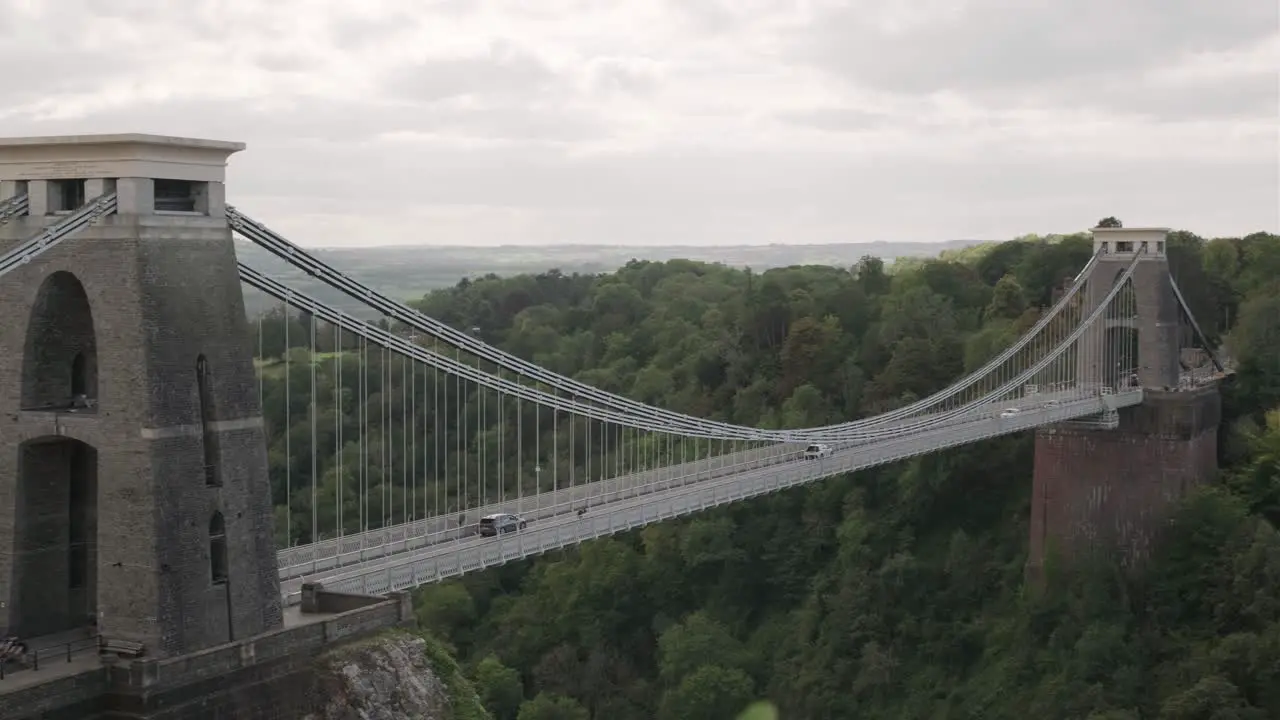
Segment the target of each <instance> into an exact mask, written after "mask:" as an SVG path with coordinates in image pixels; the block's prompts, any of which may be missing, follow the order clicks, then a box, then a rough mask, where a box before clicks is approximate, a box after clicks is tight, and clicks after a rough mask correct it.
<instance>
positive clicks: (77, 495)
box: [0, 135, 281, 658]
mask: <svg viewBox="0 0 1280 720" xmlns="http://www.w3.org/2000/svg"><path fill="white" fill-rule="evenodd" d="M243 148H244V146H243V145H241V144H239V143H227V142H215V141H209V140H192V139H185V138H172V137H159V136H149V135H97V136H80V137H58V138H21V139H9V140H0V200H4V199H7V198H10V197H14V196H16V195H19V194H22V193H26V194H27V196H28V198H29V211H28V215H26V216H22V217H17V218H13V219H11V220H10V221H9V222H8V223H7V224H5V225H2V226H0V253H2V252H5V251H7V250H10V249H12V248H13V247H14V246H15V245H16V244H18V243H19V242H21V241H23V240H26V239H28V238H30V237H32V236H34V235H36V234H37V233H38V232H39V231H40V230H41V229H42V228H44V227H47V226H49V225H50V224H52V223H54V222H56V221H57V220H58V219H59V217H60V216H63V215H65V214H66V213H68V212H69V211H71V210H74V209H76V208H77V207H79V206H81V205H83V204H84V203H85V202H86V201H88V200H92V199H93V198H95V197H98V196H102V195H104V194H107V193H115V195H116V197H117V199H118V210H117V213H116V214H115V215H108V216H106V217H105V218H103V219H102V220H99V221H98V222H97V223H96V224H95V225H93V226H91V227H88V228H86V229H84V230H81V231H80V232H79V233H77V234H76V235H75V236H74V237H72V238H71V239H69V240H67V241H65V242H64V243H63V244H62V245H60V246H57V247H54V248H52V249H51V250H49V251H47V252H45V253H44V254H43V255H41V256H39V257H38V258H36V259H35V260H33V261H32V262H31V263H29V264H28V265H26V266H23V267H20V268H18V269H17V270H15V271H13V272H11V273H9V274H8V275H6V276H5V277H4V278H2V279H0V307H3V308H4V309H5V312H4V314H3V319H0V631H3V630H5V629H8V630H9V631H11V632H13V633H16V634H19V635H21V636H24V637H39V636H46V635H55V634H62V633H74V632H85V631H91V630H93V629H94V628H95V626H96V631H97V632H99V633H100V634H101V635H102V636H103V637H104V638H105V639H113V640H125V641H132V642H137V643H141V644H142V645H143V646H144V647H145V652H146V654H147V655H148V656H149V657H156V658H163V657H168V656H173V655H178V654H183V653H190V652H193V651H197V650H200V649H203V648H207V647H211V646H214V645H218V644H221V643H225V642H228V641H229V640H234V639H239V638H244V637H247V636H250V635H255V634H258V633H262V632H265V631H269V630H273V629H275V628H278V627H280V625H281V601H280V586H279V579H278V575H277V570H276V557H275V555H276V553H275V547H274V543H273V535H272V505H271V492H270V487H269V485H268V479H267V459H266V447H265V444H264V436H263V428H262V418H261V413H260V409H259V407H258V399H257V390H256V380H255V375H254V368H253V364H252V355H251V347H250V337H249V332H248V329H247V325H246V322H245V314H244V301H243V298H242V297H241V291H240V283H239V277H238V273H237V265H236V257H235V251H234V248H233V245H232V239H231V231H230V229H229V228H228V226H227V223H226V221H225V219H224V215H223V213H224V207H225V205H224V177H225V168H226V164H227V158H228V157H229V156H230V155H231V154H232V153H234V152H237V151H239V150H242V149H243Z"/></svg>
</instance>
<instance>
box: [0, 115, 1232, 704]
mask: <svg viewBox="0 0 1280 720" xmlns="http://www.w3.org/2000/svg"><path fill="white" fill-rule="evenodd" d="M241 149H243V145H240V144H238V143H224V142H215V141H209V140H192V139H183V138H170V137H160V136H149V135H111V136H80V137H64V138H16V139H8V140H0V303H3V304H4V306H5V307H6V308H7V309H8V310H9V312H8V313H6V314H5V316H6V318H7V319H6V320H5V321H4V322H3V323H0V422H3V423H4V424H5V431H4V433H3V435H2V436H0V629H7V631H9V632H13V633H17V634H20V635H22V636H23V637H31V638H39V637H44V638H51V639H56V640H58V641H63V640H64V639H65V638H68V637H71V638H81V639H84V638H91V637H92V638H96V640H94V645H93V646H94V647H95V648H101V649H105V650H107V651H110V652H109V653H108V654H111V655H118V654H120V652H125V653H126V654H129V653H132V654H134V655H139V656H141V657H142V659H140V660H132V661H131V662H133V663H134V666H135V667H144V668H146V669H143V670H138V676H137V677H139V678H142V677H145V678H149V680H148V681H147V682H150V683H151V684H150V685H147V686H146V688H143V687H142V685H139V683H140V682H142V681H141V680H139V681H138V682H134V683H133V684H132V685H131V684H130V682H132V681H131V680H128V678H133V677H134V676H133V675H129V674H125V675H120V676H119V677H121V678H126V679H125V680H121V682H122V683H123V685H122V686H120V687H118V688H116V689H115V692H116V693H117V694H119V695H122V696H125V695H130V694H132V695H135V696H147V697H151V696H150V695H147V693H152V694H153V695H154V693H156V692H159V691H158V690H156V688H163V689H164V692H169V693H176V694H177V695H175V696H174V697H178V696H180V695H181V693H183V692H188V691H189V688H190V687H193V684H192V683H194V682H195V680H197V679H199V678H200V677H203V676H201V675H200V672H203V671H209V668H210V667H213V665H209V666H205V665H202V664H201V663H204V662H209V663H214V664H216V663H224V664H225V667H232V668H235V669H236V671H237V672H243V673H254V672H257V673H261V672H262V669H261V667H260V666H261V665H262V663H267V662H280V663H286V662H287V661H288V659H289V658H290V657H294V656H295V655H296V653H298V652H314V651H315V650H316V649H317V648H318V647H319V646H320V645H323V644H324V643H325V642H328V641H330V640H331V639H333V638H336V637H339V636H341V635H343V634H344V633H345V632H348V630H344V629H342V628H348V629H349V628H352V627H359V628H361V629H362V630H361V631H365V630H372V629H376V628H378V627H382V626H385V625H387V624H394V623H397V622H401V621H404V620H405V619H406V618H407V617H408V613H409V609H408V605H407V600H406V599H405V596H404V595H403V593H402V592H401V591H405V590H408V589H411V588H413V587H416V586H418V585H421V584H423V583H430V582H435V581H438V580H440V579H443V578H448V577H453V576H457V575H460V574H462V573H466V572H471V571H474V570H478V569H481V568H485V567H490V566H493V565H498V564H502V563H505V562H509V561H511V560H515V559H518V558H523V557H528V556H531V555H535V554H538V553H542V552H545V551H547V550H551V549H555V548H561V547H565V546H567V545H571V544H576V543H579V542H582V541H583V540H588V539H591V538H595V537H601V536H604V535H608V534H611V533H616V532H620V531H624V530H628V529H631V528H635V527H639V526H643V525H646V524H649V523H653V522H660V521H662V520H665V519H668V518H672V517H676V516H680V515H685V514H689V513H693V512H697V511H699V510H703V509H706V508H709V507H714V506H717V505H722V504H726V503H730V502H734V501H737V500H742V499H746V498H750V497H754V496H758V495H762V494H765V493H770V492H774V491H777V490H781V489H784V488H788V487H794V486H796V485H801V484H804V483H808V482H812V481H815V480H819V479H821V478H824V477H830V476H833V475H838V474H843V473H848V472H853V471H856V470H860V469H864V468H869V467H873V466H876V465H881V464H884V463H889V462H893V461H896V460H901V459H904V458H909V457H912V456H915V455H920V454H923V453H928V452H933V451H936V450H940V449H944V448H948V447H955V446H958V445H963V444H966V443H970V442H975V441H978V440H982V439H986V438H991V437H997V436H1001V435H1006V434H1011V433H1016V432H1021V431H1024V430H1032V431H1034V432H1036V465H1035V478H1034V488H1035V494H1034V496H1035V501H1034V503H1033V512H1032V537H1031V560H1030V563H1029V569H1033V570H1034V569H1035V568H1038V567H1039V565H1040V564H1041V563H1042V562H1043V558H1044V555H1045V553H1046V552H1048V551H1049V550H1050V549H1052V548H1053V547H1054V546H1061V547H1063V548H1066V549H1071V548H1076V547H1079V546H1081V545H1082V544H1084V545H1096V544H1098V543H1104V542H1105V543H1115V542H1119V543H1120V544H1121V545H1122V546H1123V547H1125V548H1126V550H1127V551H1128V552H1130V553H1131V554H1134V555H1140V554H1141V553H1142V552H1145V549H1146V547H1147V545H1148V544H1149V542H1150V537H1151V534H1152V532H1153V531H1154V528H1155V522H1156V520H1157V519H1158V517H1159V514H1160V512H1161V511H1162V509H1163V508H1164V506H1165V505H1166V504H1167V503H1168V502H1169V501H1170V500H1171V499H1173V498H1175V497H1177V496H1178V495H1180V494H1181V493H1182V492H1184V491H1185V489H1186V488H1187V487H1188V486H1190V485H1192V484H1194V483H1196V482H1201V481H1203V480H1204V479H1205V478H1207V477H1209V476H1210V475H1211V474H1212V472H1213V470H1214V462H1215V457H1216V456H1215V452H1214V443H1215V439H1214V438H1215V436H1214V434H1213V428H1214V426H1215V425H1216V424H1217V420H1218V404H1217V402H1218V400H1217V394H1216V386H1215V382H1216V380H1217V378H1219V377H1221V376H1222V374H1223V372H1224V368H1223V366H1222V364H1221V363H1220V362H1219V361H1218V359H1217V358H1216V357H1215V356H1214V354H1213V352H1212V350H1211V349H1210V348H1209V347H1208V345H1207V343H1205V341H1204V338H1203V335H1202V334H1200V333H1199V329H1198V328H1197V327H1196V325H1195V321H1194V318H1192V317H1191V315H1190V313H1189V312H1187V310H1186V304H1185V303H1184V302H1183V300H1182V298H1181V295H1180V293H1179V291H1178V288H1177V285H1176V283H1175V282H1174V281H1173V279H1172V277H1170V275H1169V270H1168V263H1167V260H1166V257H1165V231H1164V230H1159V229H1126V230H1118V229H1117V230H1112V229H1098V230H1095V233H1094V234H1095V253H1094V255H1093V256H1092V258H1091V259H1090V260H1089V262H1088V263H1087V265H1086V266H1085V267H1084V268H1083V269H1081V271H1080V273H1079V274H1078V275H1077V276H1076V277H1075V278H1074V279H1073V280H1072V282H1071V283H1070V284H1069V285H1068V286H1067V287H1066V288H1065V289H1064V291H1063V293H1062V294H1061V297H1060V298H1059V299H1058V300H1056V301H1055V303H1054V304H1053V306H1052V307H1050V308H1047V309H1045V310H1044V311H1043V312H1042V314H1041V316H1040V318H1039V319H1038V320H1037V322H1036V323H1035V325H1034V326H1033V327H1032V328H1030V330H1028V331H1027V333H1026V334H1025V335H1024V336H1023V337H1021V338H1019V339H1018V340H1017V342H1015V343H1014V344H1013V345H1012V346H1010V347H1009V348H1006V349H1005V350H1003V351H1001V352H1000V353H998V354H996V355H995V356H994V357H992V358H991V359H990V360H989V361H988V362H987V363H986V364H985V365H984V366H983V367H981V368H979V369H977V370H975V371H974V372H973V373H971V374H969V375H967V376H965V377H963V378H960V379H959V380H957V381H956V382H955V383H954V384H952V385H951V386H950V387H948V388H945V389H943V390H941V391H939V392H937V393H935V394H933V395H931V396H929V397H926V398H923V399H921V400H918V401H916V402H913V403H911V404H909V405H906V406H904V407H901V408H898V409H896V410H893V411H890V412H887V413H884V414H882V415H878V416H875V417H871V418H865V419H860V420H856V421H850V422H844V423H839V424H835V425H830V426H824V427H812V428H793V429H786V430H765V429H760V428H753V427H745V426H740V425H733V424H730V423H724V422H716V421H710V420H706V419H703V418H698V417H693V416H689V415H685V414H681V413H677V412H672V411H669V410H665V409H662V408H658V407H653V406H649V405H646V404H644V403H640V402H636V401H634V400H631V399H629V398H626V397H622V396H619V395H616V394H612V393H609V392H605V391H602V390H600V389H597V388H595V387H592V386H590V385H588V384H584V383H582V382H580V381H577V380H574V379H571V378H568V377H564V376H561V375H558V374H556V373H554V372H551V371H549V370H547V369H544V368H542V367H539V366H537V365H535V364H533V363H530V362H528V361H526V360H523V359H521V358H519V357H516V356H514V355H511V354H509V353H506V352H504V351H502V350H500V349H498V348H496V347H493V346H491V345H489V344H487V343H485V342H484V339H483V332H484V331H483V329H475V331H474V332H463V331H459V330H456V329H454V328H452V327H449V326H447V325H445V324H443V323H441V322H439V321H437V320H435V319H433V318H430V317H427V316H425V315H423V314H421V313H420V312H418V311H416V310H414V309H412V308H410V307H407V306H406V305H404V304H403V303H401V302H398V301H396V300H394V299H393V298H390V297H388V296H386V295H384V294H382V293H379V292H378V291H377V290H375V289H374V288H371V287H368V286H367V285H365V284H363V283H361V282H359V281H357V280H355V279H353V278H350V277H348V276H346V275H344V274H343V273H342V272H340V271H339V270H337V269H335V268H333V267H330V266H328V265H326V264H325V263H324V262H322V261H320V260H318V259H317V258H316V257H314V256H312V255H311V254H309V253H307V252H306V251H305V250H303V249H302V248H300V247H299V246H297V245H295V244H294V243H292V242H290V241H289V240H288V239H286V238H284V237H283V236H281V235H280V234H279V233H277V232H275V231H273V230H272V229H270V228H269V227H268V226H267V225H265V224H263V223H261V222H259V221H257V220H255V219H253V218H252V217H250V216H248V215H247V214H245V213H244V212H242V211H241V210H240V209H238V208H235V207H233V206H231V205H228V204H226V202H225V199H224V198H225V194H224V184H223V183H224V173H225V165H226V162H227V159H228V157H229V156H230V155H231V154H233V153H235V152H237V151H239V150H241ZM233 232H234V233H238V234H239V235H240V236H241V237H242V238H244V239H245V240H248V241H250V242H252V243H254V244H255V245H257V246H259V247H260V248H262V249H265V250H266V251H268V252H269V253H271V254H272V255H274V256H276V257H277V258H279V259H280V260H282V261H283V262H285V263H287V264H288V265H289V266H290V267H291V268H295V269H298V270H301V271H303V272H305V273H306V274H307V275H309V276H310V277H312V278H313V279H315V280H317V281H319V282H320V283H322V284H323V285H324V286H325V287H326V288H327V289H329V290H332V291H333V293H334V294H333V295H328V296H326V297H336V296H337V295H339V294H340V295H341V296H345V298H346V301H344V305H343V307H344V308H351V307H360V308H365V309H367V310H368V312H366V313H356V314H351V313H348V312H347V311H345V310H343V309H339V308H338V307H335V305H334V304H333V302H331V301H328V300H322V299H319V298H317V297H312V296H310V295H308V294H305V293H302V292H299V291H298V290H297V289H296V288H294V287H290V286H289V285H287V284H286V283H284V282H282V281H280V280H279V279H278V277H276V276H273V275H272V274H269V273H266V272H263V271H262V269H260V268H254V267H251V266H249V265H246V264H245V263H243V262H237V259H236V254H235V249H234V244H233V240H232V237H233ZM249 301H256V302H258V303H259V304H260V305H261V304H262V303H264V302H265V303H266V304H267V305H268V306H270V305H272V304H275V305H276V306H277V307H279V308H280V309H281V310H282V311H283V312H282V313H277V314H275V315H274V316H273V317H270V318H267V319H266V320H263V319H261V318H259V320H258V321H257V323H256V328H255V327H247V326H246V323H245V321H244V318H245V306H246V302H249ZM371 314H372V315H376V316H381V317H383V318H385V319H386V320H387V321H388V322H385V323H371V322H368V321H367V320H366V319H364V318H365V317H368V316H369V315H371ZM272 322H275V323H276V324H277V325H278V326H282V328H283V338H282V342H279V341H280V340H281V338H277V337H274V336H271V337H269V336H268V333H265V332H264V331H263V327H264V323H266V324H270V323H272ZM251 325H252V323H251ZM255 330H256V332H255ZM273 343H275V345H274V346H273ZM1197 343H1198V344H1199V345H1200V350H1199V351H1191V350H1188V349H1187V348H1189V347H1193V346H1195V345H1196V344H1197ZM255 344H256V345H257V352H256V353H255V349H254V345H255ZM255 356H256V357H255ZM255 365H256V366H257V376H256V377H255ZM271 374H274V377H276V378H279V379H280V381H279V382H275V381H273V382H272V383H271V384H270V387H271V388H272V389H271V390H268V389H267V387H268V383H266V382H265V380H264V378H265V377H267V376H268V375H271ZM277 393H278V394H279V395H282V397H277V396H276V394H277ZM264 409H267V410H269V412H267V413H266V418H265V420H264ZM268 439H278V440H280V441H282V442H283V444H284V446H285V448H286V452H285V453H284V454H285V455H286V457H284V458H282V459H279V460H277V461H269V459H268V454H267V440H268ZM299 444H300V445H299ZM813 444H820V445H823V446H825V447H826V450H825V451H823V452H821V453H816V454H811V453H806V452H805V450H806V448H807V447H809V446H811V445H813ZM294 447H302V448H305V451H304V453H303V454H304V455H307V456H309V461H310V462H309V463H308V462H298V461H297V459H296V457H294V455H296V454H297V453H294V452H293V451H292V448H294ZM812 455H816V457H813V456H812ZM491 516H500V517H496V518H492V517H491ZM505 516H515V518H510V517H505ZM482 518H490V519H489V520H484V521H482ZM491 528H496V529H499V530H505V529H509V530H511V532H496V533H492V534H490V533H489V532H488V531H489V530H490V529H491ZM388 594H392V595H393V597H392V599H390V600H386V599H383V598H384V597H385V596H387V595H388ZM335 613H337V615H336V616H335ZM351 613H355V614H356V616H358V617H356V619H353V617H354V616H352V615H351ZM331 617H338V618H341V620H340V621H338V620H332V621H330V620H325V618H331ZM308 623H310V624H308ZM331 623H332V624H331ZM317 626H319V627H322V628H323V630H321V631H316V630H315V629H314V628H316V627H317ZM300 648H301V649H300ZM219 653H224V654H222V655H220V654H219ZM210 658H212V659H210ZM139 663H141V665H139ZM147 663H151V664H150V665H148V664H147ZM70 665H75V663H70ZM131 672H132V671H131ZM148 673H151V674H150V675H148ZM14 677H17V676H16V675H15V676H14ZM113 677H116V676H113ZM228 677H230V676H228ZM246 677H248V675H246ZM156 678H159V679H158V680H157V679H156ZM226 682H227V686H226V687H225V688H223V690H224V691H226V692H230V690H229V689H227V688H231V687H232V685H233V684H234V683H235V682H237V681H236V680H235V679H234V678H231V679H228V680H227V681H226ZM144 684H145V683H144ZM147 688H149V689H147ZM184 688H187V689H184ZM4 692H5V686H4V683H3V681H0V693H4ZM219 692H222V691H219ZM156 702H159V701H156ZM144 704H145V703H144Z"/></svg>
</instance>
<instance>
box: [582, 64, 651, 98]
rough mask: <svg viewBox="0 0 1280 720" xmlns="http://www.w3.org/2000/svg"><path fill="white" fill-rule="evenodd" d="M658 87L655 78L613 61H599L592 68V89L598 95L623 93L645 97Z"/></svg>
mask: <svg viewBox="0 0 1280 720" xmlns="http://www.w3.org/2000/svg"><path fill="white" fill-rule="evenodd" d="M656 85H657V82H656V80H655V78H654V77H653V76H652V75H650V74H648V73H644V72H639V71H636V70H634V69H632V68H630V67H628V66H627V65H626V64H624V63H622V62H618V61H612V60H601V61H597V62H596V63H595V65H594V67H593V68H592V73H591V89H592V91H593V92H597V93H609V92H622V93H626V94H629V95H644V94H647V93H649V92H650V91H652V90H653V89H654V87H655V86H656Z"/></svg>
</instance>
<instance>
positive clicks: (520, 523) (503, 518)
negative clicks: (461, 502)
mask: <svg viewBox="0 0 1280 720" xmlns="http://www.w3.org/2000/svg"><path fill="white" fill-rule="evenodd" d="M528 526H529V522H528V521H527V520H525V519H524V518H522V517H520V516H519V515H512V514H511V513H495V514H493V515H485V516H484V517H482V518H480V534H481V535H482V536H484V537H493V536H495V535H497V534H499V533H511V532H517V531H519V530H523V529H525V528H526V527H528Z"/></svg>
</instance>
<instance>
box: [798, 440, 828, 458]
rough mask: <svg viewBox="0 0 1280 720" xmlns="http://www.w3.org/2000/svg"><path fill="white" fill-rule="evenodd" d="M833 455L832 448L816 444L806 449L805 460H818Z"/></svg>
mask: <svg viewBox="0 0 1280 720" xmlns="http://www.w3.org/2000/svg"><path fill="white" fill-rule="evenodd" d="M829 455H831V446H830V445H823V444H821V443H814V444H813V445H810V446H809V447H807V448H805V449H804V459H805V460H818V459H820V458H824V457H827V456H829Z"/></svg>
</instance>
